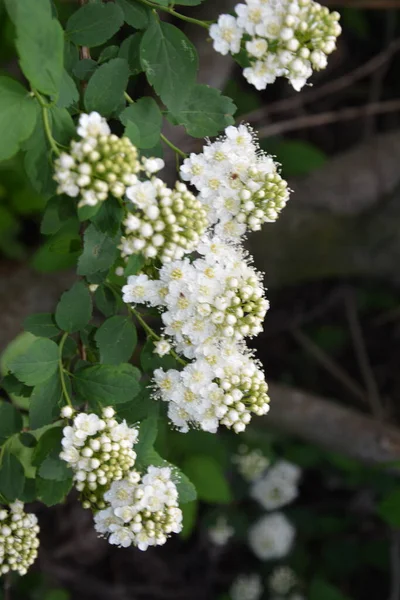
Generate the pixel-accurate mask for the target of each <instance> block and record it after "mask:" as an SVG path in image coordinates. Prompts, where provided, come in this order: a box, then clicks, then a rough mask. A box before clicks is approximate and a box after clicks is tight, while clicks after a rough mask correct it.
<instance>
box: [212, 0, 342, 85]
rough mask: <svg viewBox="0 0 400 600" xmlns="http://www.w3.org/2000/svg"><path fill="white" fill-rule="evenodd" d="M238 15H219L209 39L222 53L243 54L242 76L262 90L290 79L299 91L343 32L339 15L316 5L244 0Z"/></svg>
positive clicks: (324, 62) (322, 64)
mask: <svg viewBox="0 0 400 600" xmlns="http://www.w3.org/2000/svg"><path fill="white" fill-rule="evenodd" d="M235 12H236V15H237V16H236V17H234V16H232V15H221V16H220V17H219V19H218V23H215V24H213V25H211V27H210V36H211V37H212V39H213V41H214V48H215V50H216V51H217V52H219V53H221V54H228V53H231V54H238V53H239V52H240V50H241V48H242V47H243V49H245V51H246V54H247V57H248V60H249V63H250V66H248V67H246V68H245V69H244V71H243V74H244V76H245V78H246V79H247V81H248V82H249V83H251V84H252V85H254V86H255V87H256V88H257V89H258V90H263V89H265V88H266V87H267V85H268V84H271V83H274V81H275V80H276V78H277V77H286V79H288V80H289V81H290V83H291V85H292V86H293V87H294V89H295V90H296V91H300V90H301V89H302V87H303V86H304V85H305V84H306V82H307V80H308V79H309V78H310V77H311V75H312V73H313V70H316V71H320V70H321V69H325V67H326V65H327V62H328V60H327V57H328V55H329V54H331V53H332V52H333V51H334V50H335V48H336V39H337V37H338V36H339V35H340V33H341V27H340V25H339V23H338V21H339V19H340V15H339V13H337V12H330V11H329V9H328V8H326V7H325V6H321V4H319V3H318V2H314V0H246V1H245V3H243V4H237V5H236V7H235Z"/></svg>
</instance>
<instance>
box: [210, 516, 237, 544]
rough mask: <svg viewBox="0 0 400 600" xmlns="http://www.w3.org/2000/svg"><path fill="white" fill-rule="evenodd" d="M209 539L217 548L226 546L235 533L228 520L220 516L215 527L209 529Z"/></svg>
mask: <svg viewBox="0 0 400 600" xmlns="http://www.w3.org/2000/svg"><path fill="white" fill-rule="evenodd" d="M207 533H208V537H209V538H210V540H211V542H212V543H213V544H214V545H215V546H225V545H226V544H227V543H228V541H229V540H230V539H231V537H232V536H233V535H234V533H235V529H234V528H233V527H232V525H229V523H228V519H227V518H226V517H224V516H223V515H220V516H219V517H218V519H217V521H216V523H215V524H214V525H212V526H211V527H209V528H208V531H207Z"/></svg>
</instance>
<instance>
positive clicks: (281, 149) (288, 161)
mask: <svg viewBox="0 0 400 600" xmlns="http://www.w3.org/2000/svg"><path fill="white" fill-rule="evenodd" d="M263 146H264V147H266V148H268V142H267V143H266V144H265V145H264V144H263ZM272 154H275V155H276V158H277V160H278V162H280V163H281V164H282V171H283V174H284V176H285V177H295V176H297V175H307V174H308V173H311V171H314V170H315V169H319V168H320V167H322V166H323V165H324V164H325V163H326V161H327V156H326V154H325V153H324V152H322V150H320V149H319V148H317V146H315V145H314V144H310V143H309V142H304V141H302V140H284V141H283V142H280V143H279V144H277V145H274V146H273V148H272Z"/></svg>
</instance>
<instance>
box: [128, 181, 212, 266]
mask: <svg viewBox="0 0 400 600" xmlns="http://www.w3.org/2000/svg"><path fill="white" fill-rule="evenodd" d="M126 196H127V199H128V203H127V205H128V206H127V208H128V210H129V213H128V215H127V216H126V218H125V220H124V229H125V236H124V237H123V238H122V239H121V245H120V250H121V254H122V256H123V257H127V256H130V255H131V254H137V253H141V254H143V255H144V256H145V257H146V258H152V259H154V258H159V259H160V260H161V262H163V263H166V262H171V261H172V260H176V259H180V258H182V257H183V256H184V255H185V254H187V253H190V252H193V250H195V248H196V246H197V244H198V243H199V240H200V238H201V236H202V235H203V234H204V232H205V230H206V228H207V225H208V221H207V214H206V210H205V208H204V206H203V205H202V203H201V202H200V201H199V200H198V199H197V198H196V197H195V196H194V195H193V194H192V193H191V192H190V191H189V190H188V189H187V187H186V185H185V184H183V183H181V182H177V183H176V184H175V189H173V190H171V189H170V188H169V187H168V186H167V185H166V184H165V183H164V182H163V181H162V180H161V179H158V178H157V177H152V178H151V179H149V180H147V181H137V182H136V183H135V184H134V185H132V186H130V187H128V188H127V190H126Z"/></svg>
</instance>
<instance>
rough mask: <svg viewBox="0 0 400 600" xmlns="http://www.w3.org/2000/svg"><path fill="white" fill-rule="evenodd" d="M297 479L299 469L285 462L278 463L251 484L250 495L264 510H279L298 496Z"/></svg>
mask: <svg viewBox="0 0 400 600" xmlns="http://www.w3.org/2000/svg"><path fill="white" fill-rule="evenodd" d="M299 478H300V469H299V467H297V466H296V465H293V464H291V463H288V462H286V461H278V462H277V463H276V464H275V465H273V466H272V467H271V468H270V469H268V471H267V472H266V473H265V475H264V476H263V477H261V478H260V479H258V480H257V481H255V482H254V483H253V485H252V487H251V490H250V495H251V496H252V498H254V499H255V500H257V501H258V502H259V503H260V504H261V506H262V507H263V508H265V509H266V510H275V509H276V508H281V507H282V506H285V505H286V504H289V503H290V502H292V501H293V500H294V499H295V498H296V497H297V496H298V493H299V491H298V480H299Z"/></svg>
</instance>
